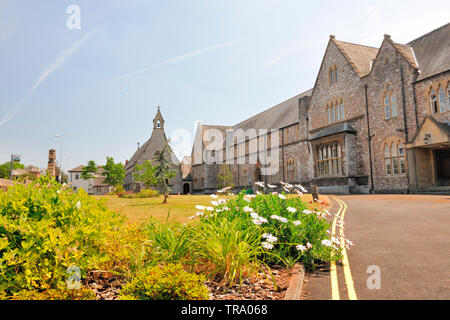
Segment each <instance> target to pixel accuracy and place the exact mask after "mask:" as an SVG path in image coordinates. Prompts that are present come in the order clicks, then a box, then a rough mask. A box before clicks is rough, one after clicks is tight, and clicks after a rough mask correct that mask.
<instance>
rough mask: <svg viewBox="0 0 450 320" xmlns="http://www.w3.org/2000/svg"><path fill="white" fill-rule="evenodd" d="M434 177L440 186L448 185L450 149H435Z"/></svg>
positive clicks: (449, 179) (449, 182)
mask: <svg viewBox="0 0 450 320" xmlns="http://www.w3.org/2000/svg"><path fill="white" fill-rule="evenodd" d="M434 158H435V159H436V173H437V175H436V177H437V181H436V182H437V184H438V185H440V186H450V149H444V150H435V151H434Z"/></svg>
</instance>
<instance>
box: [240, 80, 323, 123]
mask: <svg viewBox="0 0 450 320" xmlns="http://www.w3.org/2000/svg"><path fill="white" fill-rule="evenodd" d="M313 89H314V88H311V89H308V90H306V91H303V92H301V93H299V94H297V95H295V96H293V97H290V98H289V99H286V100H284V101H282V102H280V103H277V104H276V105H274V106H272V107H270V108H268V109H265V110H263V111H261V112H258V113H257V114H255V115H253V116H251V117H250V118H247V119H245V120H242V121H240V122H238V123H236V124H235V125H233V126H232V127H236V126H238V125H240V124H242V123H244V122H245V121H248V120H250V119H252V118H253V117H256V116H258V115H260V114H263V113H264V112H267V111H269V110H272V109H274V108H276V107H278V106H280V105H282V104H283V103H285V102H288V101H289V100H292V99H294V98H296V97H299V96H301V95H304V94H306V93H307V92H309V91H311V93H312V90H313Z"/></svg>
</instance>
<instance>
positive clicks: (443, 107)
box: [438, 87, 447, 112]
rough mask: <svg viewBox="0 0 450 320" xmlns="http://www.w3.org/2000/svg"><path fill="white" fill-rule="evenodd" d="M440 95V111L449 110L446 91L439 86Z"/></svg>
mask: <svg viewBox="0 0 450 320" xmlns="http://www.w3.org/2000/svg"><path fill="white" fill-rule="evenodd" d="M438 96H439V111H440V112H445V111H447V101H446V100H447V98H446V96H445V91H444V89H443V88H442V87H440V88H439V91H438Z"/></svg>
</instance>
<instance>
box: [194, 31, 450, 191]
mask: <svg viewBox="0 0 450 320" xmlns="http://www.w3.org/2000/svg"><path fill="white" fill-rule="evenodd" d="M449 74H450V24H446V25H444V26H442V27H440V28H438V29H436V30H434V31H431V32H429V33H427V34H425V35H423V36H421V37H419V38H417V39H415V40H413V41H411V42H409V43H407V44H400V43H397V42H395V41H394V40H392V39H391V37H390V36H389V35H385V36H384V39H383V41H382V43H381V45H380V47H379V48H374V47H369V46H364V45H360V44H354V43H349V42H344V41H339V40H337V39H336V38H335V37H334V36H330V39H329V41H328V45H327V47H326V50H325V53H324V57H323V60H322V63H321V66H320V68H319V71H318V75H317V78H316V81H315V83H314V87H313V88H312V89H311V90H309V91H307V92H304V93H302V94H300V95H297V96H295V97H293V98H291V99H289V100H287V101H285V102H283V103H281V104H280V105H278V106H275V107H273V108H271V109H268V110H266V111H264V112H262V113H260V114H258V115H256V116H254V117H252V118H250V119H247V120H245V121H243V122H241V123H239V124H237V125H235V126H231V127H226V126H207V125H199V128H198V130H197V133H196V138H195V141H194V147H193V151H192V178H193V181H194V192H197V193H209V192H214V191H215V189H216V188H217V172H218V171H219V170H220V168H221V167H223V166H224V165H228V166H229V168H230V169H231V170H232V172H233V179H234V185H235V187H236V189H238V190H239V189H243V188H247V187H251V186H252V185H253V184H254V182H255V181H256V180H260V181H266V182H269V183H272V184H275V183H276V182H278V181H285V182H292V183H302V184H304V185H307V186H308V185H311V184H315V185H317V186H318V187H319V191H320V192H325V193H373V192H379V193H381V192H401V193H405V192H444V193H445V192H450V140H449V137H450V86H449V79H450V76H449ZM237 129H243V130H244V131H245V134H244V135H245V138H244V139H243V140H242V139H239V137H238V138H237V139H236V136H239V134H236V130H237ZM249 129H255V130H256V131H257V134H256V135H255V134H252V133H251V132H250V131H251V130H250V131H249ZM259 129H267V130H268V131H269V132H268V133H264V132H261V130H259ZM229 131H230V132H232V134H230V136H231V139H234V140H233V141H231V140H226V139H227V138H224V139H223V140H225V142H224V141H222V145H221V146H220V145H218V144H217V143H214V141H215V140H217V137H218V136H220V134H219V132H221V134H222V136H224V137H226V136H227V132H229ZM211 136H213V138H211ZM274 138H275V139H276V140H277V142H278V143H275V144H274V143H273V140H274ZM271 140H272V141H271ZM252 145H253V146H255V145H257V146H258V147H259V148H258V153H257V156H256V157H255V156H253V157H252V151H251V150H255V148H252V147H251V146H252ZM230 146H232V147H231V148H230ZM239 148H241V149H239ZM239 150H241V153H239ZM227 151H230V152H227ZM261 151H262V152H261ZM272 151H274V153H275V154H277V157H272V158H273V159H272V160H271V161H270V163H271V165H273V164H274V163H273V162H276V163H275V166H274V167H275V168H276V169H277V170H275V171H274V172H272V173H273V174H272V173H267V171H266V172H264V170H263V169H265V168H267V166H268V163H269V162H268V161H266V160H267V159H265V155H268V154H271V153H272ZM230 154H231V155H232V156H231V158H234V159H235V160H239V157H240V158H241V160H243V159H245V161H244V162H242V161H241V163H236V162H237V161H234V162H233V161H229V160H230V158H229V157H230ZM236 155H238V156H236ZM252 160H253V161H252Z"/></svg>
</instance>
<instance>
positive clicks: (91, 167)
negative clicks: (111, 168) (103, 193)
mask: <svg viewBox="0 0 450 320" xmlns="http://www.w3.org/2000/svg"><path fill="white" fill-rule="evenodd" d="M97 170H98V168H97V165H96V164H95V161H93V160H90V161H88V163H87V166H85V167H83V171H82V172H81V179H83V180H89V179H92V178H93V177H94V175H93V173H96V172H97Z"/></svg>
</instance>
